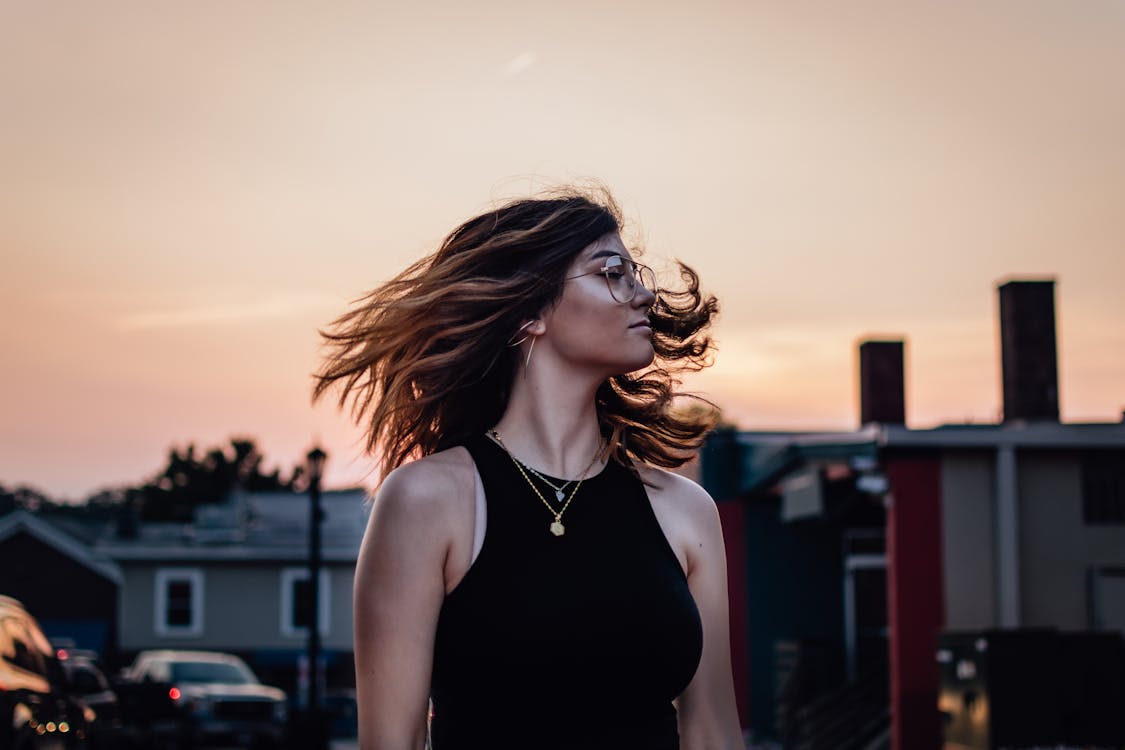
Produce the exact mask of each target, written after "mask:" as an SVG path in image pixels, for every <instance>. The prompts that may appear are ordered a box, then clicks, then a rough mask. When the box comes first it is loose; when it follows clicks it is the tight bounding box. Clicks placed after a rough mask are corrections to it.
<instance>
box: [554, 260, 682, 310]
mask: <svg viewBox="0 0 1125 750" xmlns="http://www.w3.org/2000/svg"><path fill="white" fill-rule="evenodd" d="M594 274H598V275H600V276H604V277H605V283H606V286H608V287H609V293H610V295H611V296H612V297H613V299H615V300H616V301H618V302H621V303H625V302H632V301H633V298H634V297H636V296H637V289H638V288H639V287H642V286H643V287H644V288H645V289H647V290H649V291H650V292H652V294H653V296H654V297H655V296H656V295H657V294H658V292H659V291H660V288H659V287H658V286H656V273H655V272H654V271H653V270H652V269H651V268H649V267H648V266H646V265H643V264H641V263H637V262H636V261H632V260H629V259H628V258H622V257H621V256H620V255H613V256H611V257H609V258H606V260H605V265H604V266H602V267H601V268H599V269H598V270H596V271H588V272H586V273H580V274H578V275H577V276H567V277H566V280H567V281H570V280H571V279H580V278H582V277H583V276H593V275H594Z"/></svg>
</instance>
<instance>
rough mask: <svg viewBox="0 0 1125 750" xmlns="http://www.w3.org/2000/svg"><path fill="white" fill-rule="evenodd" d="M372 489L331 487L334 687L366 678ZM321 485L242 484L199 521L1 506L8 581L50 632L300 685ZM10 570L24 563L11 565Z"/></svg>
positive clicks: (0, 548)
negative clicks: (358, 597)
mask: <svg viewBox="0 0 1125 750" xmlns="http://www.w3.org/2000/svg"><path fill="white" fill-rule="evenodd" d="M366 499H367V498H366V493H365V491H364V490H348V491H336V492H333V491H329V492H324V493H322V497H321V501H322V507H323V520H322V523H321V531H322V557H323V561H324V562H323V567H322V568H321V572H320V587H319V599H320V605H319V610H320V634H321V638H322V642H323V647H322V659H323V663H324V664H325V666H326V668H327V682H328V685H329V686H330V687H331V686H333V685H336V686H349V685H352V684H353V681H354V673H353V670H354V665H353V658H352V581H353V577H354V569H355V561H356V557H357V555H358V553H359V545H360V542H361V540H362V538H363V532H364V529H365V527H366V524H367V513H368V509H369V503H367V502H365V501H366ZM308 524H309V498H308V496H307V495H294V494H289V493H255V494H245V493H235V494H234V495H233V496H232V497H231V498H230V500H229V502H227V503H226V504H223V505H219V506H201V507H200V508H199V509H198V510H197V513H196V518H195V522H194V523H192V524H173V523H146V524H137V525H136V526H135V528H134V529H132V530H131V531H130V532H128V533H124V534H123V533H121V532H122V530H123V529H122V528H121V527H120V526H115V525H107V526H102V527H100V528H99V529H97V530H94V531H89V532H88V533H87V536H86V538H85V539H79V538H76V537H74V536H71V535H70V534H67V533H66V532H64V531H63V530H61V529H60V528H58V527H57V526H56V524H55V523H54V522H48V521H47V520H44V519H43V518H41V517H37V516H35V515H33V514H30V513H26V512H24V511H17V512H16V513H12V514H9V515H8V516H6V517H4V518H3V519H0V566H2V567H0V569H2V570H4V571H5V574H4V575H3V576H2V577H0V593H4V594H9V595H12V596H15V597H16V598H19V599H21V601H23V602H24V603H25V604H26V605H27V606H28V609H29V611H31V612H33V613H34V614H35V615H36V616H37V617H38V618H39V619H40V622H41V623H42V625H43V628H44V631H45V632H46V633H47V635H48V636H49V637H52V638H69V639H71V640H74V641H75V644H76V645H77V646H79V647H83V648H93V649H95V650H98V651H99V652H100V653H102V654H103V655H105V656H106V657H107V659H108V660H109V661H110V662H111V663H112V664H114V665H121V664H123V663H127V662H128V661H129V660H131V658H132V656H133V655H135V654H136V653H137V652H138V651H142V650H145V649H154V648H185V649H206V650H216V651H226V652H231V653H235V654H238V655H240V656H242V657H243V658H244V659H245V660H246V661H247V662H248V663H249V664H250V665H251V666H252V667H253V668H254V669H255V671H256V672H257V673H258V675H259V676H260V677H261V678H262V679H263V681H265V682H267V683H271V684H275V685H279V686H281V687H285V688H287V689H292V688H293V687H295V686H296V684H297V674H298V665H299V662H300V660H301V659H302V658H303V656H304V655H305V652H306V644H307V638H308V624H309V623H310V622H311V608H310V605H311V599H310V597H309V589H310V587H309V585H308V584H309V571H308V555H309V527H308ZM12 571H17V572H18V573H19V574H18V575H15V576H13V575H12V574H11V572H12Z"/></svg>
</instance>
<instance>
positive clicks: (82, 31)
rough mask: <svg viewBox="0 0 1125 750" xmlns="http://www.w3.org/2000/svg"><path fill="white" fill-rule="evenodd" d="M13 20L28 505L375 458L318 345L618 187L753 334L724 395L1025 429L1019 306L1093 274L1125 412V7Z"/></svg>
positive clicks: (0, 32)
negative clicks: (375, 291) (32, 499)
mask: <svg viewBox="0 0 1125 750" xmlns="http://www.w3.org/2000/svg"><path fill="white" fill-rule="evenodd" d="M545 7H547V6H541V5H540V4H535V3H526V2H521V3H505V2H475V3H452V2H447V3H441V4H437V3H430V4H426V3H412V4H390V3H355V2H324V3H318V4H315V7H314V6H313V5H311V4H308V3H289V2H277V1H274V0H271V1H270V2H265V1H264V0H262V1H261V2H240V3H222V4H203V3H178V4H174V3H159V4H157V3H149V2H140V0H120V1H113V0H107V1H105V2H99V3H96V4H95V3H72V4H62V3H41V2H25V1H22V0H17V1H16V2H9V3H4V4H2V5H0V101H2V102H3V109H4V112H3V116H0V251H2V253H3V268H4V271H3V273H2V274H0V314H2V316H3V321H4V325H3V326H2V327H0V350H2V351H3V353H4V354H3V361H4V368H3V388H2V389H0V413H2V414H3V425H2V428H0V483H3V484H6V485H9V486H12V485H17V484H21V483H27V484H31V485H33V486H36V487H39V488H41V489H43V490H46V491H47V492H49V493H52V494H56V495H59V496H66V497H71V498H80V497H83V496H85V495H86V494H87V493H89V492H90V491H92V490H94V489H97V488H99V487H102V486H105V485H110V484H122V483H135V482H137V481H139V480H141V479H143V478H145V477H146V476H147V475H149V474H150V473H152V472H154V471H155V470H157V469H158V468H159V467H160V466H161V463H162V461H163V457H164V456H165V454H166V452H167V450H168V449H169V447H170V446H172V445H177V446H182V445H185V444H186V443H188V442H189V441H195V442H196V443H197V444H199V445H200V446H201V447H204V446H210V445H214V444H218V443H221V442H225V441H226V440H227V438H228V436H230V435H254V436H257V438H258V441H259V445H260V446H261V447H262V449H263V450H264V452H265V454H266V456H267V459H268V460H269V461H270V462H277V463H279V464H281V465H283V466H285V467H288V466H289V465H291V464H292V462H293V461H295V460H296V459H297V458H298V457H299V456H301V455H303V453H304V452H305V450H307V448H308V447H309V446H310V444H311V442H312V441H313V439H314V438H315V437H318V436H319V438H321V439H322V441H323V443H324V445H325V448H326V449H327V450H328V452H329V454H330V463H329V467H330V475H329V479H330V482H331V483H335V484H341V483H345V482H348V481H352V480H354V479H356V478H358V477H360V476H362V475H363V474H364V473H365V472H366V471H367V470H368V468H369V465H370V462H369V461H368V460H367V459H365V458H364V457H363V456H362V455H361V452H360V450H359V446H358V444H357V442H356V441H357V440H358V439H359V431H358V430H357V429H356V428H354V427H352V426H350V424H349V423H348V421H347V420H346V419H345V418H344V417H343V416H341V415H338V414H336V413H335V412H334V410H333V409H332V407H331V405H330V404H328V403H325V404H323V405H322V406H321V407H318V408H317V409H315V410H314V409H312V408H311V407H310V406H309V404H308V391H309V385H310V381H309V377H308V376H309V373H310V372H311V371H312V370H313V368H314V367H315V364H316V355H317V350H316V347H317V336H316V332H315V329H316V327H317V326H318V325H324V324H325V323H327V322H328V321H329V320H330V319H331V318H332V317H334V316H335V315H336V314H337V313H339V312H340V311H342V310H343V309H344V307H345V306H346V304H347V301H348V300H349V299H351V298H354V297H355V296H357V295H359V294H360V293H361V292H363V291H364V290H365V289H367V288H368V287H370V286H373V285H374V284H376V283H378V282H379V281H380V280H383V279H385V278H387V277H388V276H389V275H391V274H392V273H393V272H394V271H396V270H398V269H399V268H400V267H401V266H403V265H405V264H406V263H407V262H408V261H410V260H412V259H413V258H415V257H417V256H419V255H421V254H422V253H424V252H428V251H429V250H430V249H431V248H432V247H433V246H434V245H435V244H436V243H437V241H438V240H440V238H441V237H442V236H443V234H444V233H445V232H447V231H448V230H449V229H451V228H452V227H453V226H454V225H455V224H456V223H457V222H458V221H460V220H462V219H464V218H466V217H467V216H469V215H471V214H473V213H475V212H477V211H479V210H481V209H483V208H485V207H486V206H487V205H488V203H489V202H490V201H491V200H494V199H498V198H503V197H506V196H511V195H514V194H521V193H524V192H526V191H527V190H529V189H530V188H533V187H534V186H536V185H541V184H544V183H546V182H551V181H557V180H566V179H568V178H572V177H576V176H593V177H598V178H600V179H602V180H604V181H605V182H606V183H607V184H608V185H609V186H610V187H611V188H612V189H613V190H614V191H615V193H616V194H617V196H618V197H619V199H620V200H621V202H622V203H623V205H624V207H625V209H626V212H627V213H628V214H629V216H630V217H631V218H632V219H633V220H635V221H636V223H637V224H638V225H639V226H640V227H643V230H644V238H645V241H646V244H647V246H648V258H649V261H650V262H655V264H656V265H660V261H661V259H667V258H670V257H673V256H678V257H681V258H683V259H684V260H686V261H687V262H689V263H691V264H693V265H694V266H696V268H697V270H698V271H699V272H700V273H701V275H702V276H703V279H704V281H705V283H706V284H707V285H708V286H709V287H710V288H711V289H712V290H713V291H714V292H716V293H717V294H718V295H719V297H720V300H721V302H722V305H723V315H722V318H721V320H720V322H719V324H718V326H717V330H716V333H717V336H718V338H719V340H720V344H721V349H720V353H719V357H718V363H717V365H716V366H715V367H714V368H713V370H712V371H711V372H710V373H708V374H706V375H704V376H700V377H698V378H696V379H695V380H694V381H693V382H692V383H691V385H692V386H693V387H695V388H697V389H700V390H703V391H705V392H706V393H707V394H708V395H710V396H711V397H712V398H713V399H714V400H716V401H717V402H718V403H719V404H720V405H721V406H723V407H724V409H725V410H726V411H727V413H728V415H729V416H730V417H731V418H733V419H735V420H736V421H737V422H738V423H739V424H740V425H742V426H744V427H747V428H766V427H793V428H821V427H823V428H843V429H846V428H850V427H854V426H855V424H856V421H857V413H858V408H857V405H856V389H857V386H856V378H855V360H856V354H855V349H856V342H857V341H858V340H859V339H860V338H861V337H862V336H864V335H866V334H870V333H875V334H897V335H905V336H907V337H908V345H907V358H908V361H907V418H908V422H909V423H910V424H911V425H913V426H918V427H923V426H929V425H933V424H938V423H941V422H946V421H961V420H966V419H972V420H975V421H990V420H993V419H995V417H996V415H997V413H998V410H999V403H1000V396H999V355H998V352H997V345H996V339H997V325H996V317H997V316H996V306H997V304H996V293H995V285H996V283H997V282H998V281H1001V280H1003V279H1006V278H1009V277H1013V276H1034V277H1040V276H1045V275H1047V276H1053V277H1055V278H1057V279H1058V285H1057V290H1056V294H1057V296H1056V305H1057V310H1058V329H1059V352H1060V390H1061V408H1062V414H1063V418H1064V419H1065V420H1068V421H1082V420H1095V421H1116V420H1117V419H1119V418H1120V415H1121V410H1122V409H1123V408H1125V355H1123V354H1122V352H1125V326H1123V325H1122V324H1123V323H1125V295H1123V294H1122V293H1121V289H1122V279H1123V278H1125V252H1123V248H1125V211H1123V210H1122V206H1123V205H1125V139H1123V138H1122V136H1121V134H1122V133H1125V5H1123V4H1122V3H1120V2H1115V1H1113V2H1111V1H1110V0H1102V1H1100V2H1099V1H1097V0H1089V1H1088V2H1083V3H1060V2H1057V1H1054V0H1051V1H1048V0H1020V1H1019V2H1016V1H1014V0H1013V1H1011V2H990V3H948V2H939V1H938V0H932V1H931V2H917V3H900V2H859V3H847V4H843V3H764V2H713V1H708V0H701V1H700V2H695V3H690V4H688V3H674V4H673V3H660V2H656V3H653V2H646V3H640V2H618V3H612V4H606V3H593V2H583V1H582V0H579V2H572V3H568V4H567V5H566V6H565V10H562V9H561V8H562V6H552V7H553V8H554V9H553V10H551V11H550V12H546V11H544V10H542V9H541V8H545Z"/></svg>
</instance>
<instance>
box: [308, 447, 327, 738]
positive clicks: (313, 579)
mask: <svg viewBox="0 0 1125 750" xmlns="http://www.w3.org/2000/svg"><path fill="white" fill-rule="evenodd" d="M307 458H308V468H309V595H310V597H311V599H312V602H311V614H312V618H311V621H310V622H309V643H308V662H309V668H308V675H309V692H308V696H309V706H308V719H309V729H310V730H311V731H312V733H313V737H314V738H315V743H316V746H317V747H323V746H324V744H325V739H326V738H324V737H322V734H323V733H322V732H321V717H320V680H319V677H320V617H321V615H320V566H321V559H320V558H321V555H320V521H321V518H322V516H323V514H322V513H321V511H320V478H321V475H322V472H323V471H324V461H325V459H326V458H328V455H327V454H326V453H325V452H324V451H322V450H321V449H320V448H319V447H317V448H313V449H312V450H311V451H309V454H308V456H307Z"/></svg>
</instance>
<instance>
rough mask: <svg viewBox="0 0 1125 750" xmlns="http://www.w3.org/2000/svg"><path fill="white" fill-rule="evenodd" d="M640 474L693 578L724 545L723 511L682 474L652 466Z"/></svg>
mask: <svg viewBox="0 0 1125 750" xmlns="http://www.w3.org/2000/svg"><path fill="white" fill-rule="evenodd" d="M638 471H639V473H640V476H641V480H642V481H644V482H645V484H646V485H647V486H648V497H649V502H650V503H651V504H652V510H653V512H654V513H655V514H656V519H657V521H658V522H659V523H660V526H661V528H662V529H663V531H664V536H665V537H666V538H667V539H668V543H669V544H670V545H671V546H672V549H673V550H674V551H675V552H676V556H677V557H678V558H679V559H680V562H681V563H682V564H683V565H684V572H685V573H686V574H687V575H688V577H689V578H690V577H691V575H692V573H693V571H695V570H696V569H697V568H698V567H699V565H700V564H701V563H702V562H704V561H705V560H706V559H707V556H708V553H709V551H710V550H712V549H713V548H715V546H716V545H722V524H721V522H720V521H719V509H718V507H717V506H716V505H715V501H714V500H713V499H711V495H709V494H708V493H707V491H706V490H705V489H703V488H702V487H700V486H699V485H698V484H697V483H695V482H694V481H692V480H691V479H689V478H688V477H685V476H683V475H682V474H677V473H675V472H672V471H668V470H666V469H660V468H657V467H655V466H648V465H643V466H641V467H639V468H638Z"/></svg>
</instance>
